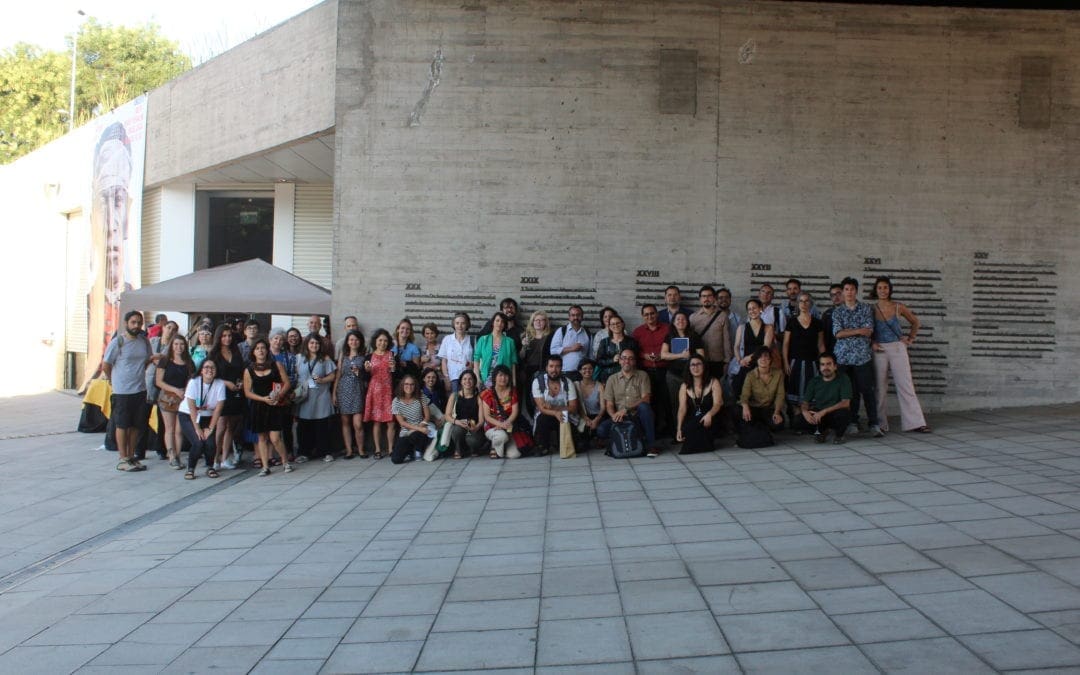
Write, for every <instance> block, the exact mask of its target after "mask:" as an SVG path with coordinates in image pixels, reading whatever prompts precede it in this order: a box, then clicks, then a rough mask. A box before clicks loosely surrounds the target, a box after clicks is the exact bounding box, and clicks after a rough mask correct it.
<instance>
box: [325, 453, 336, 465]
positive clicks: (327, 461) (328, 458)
mask: <svg viewBox="0 0 1080 675" xmlns="http://www.w3.org/2000/svg"><path fill="white" fill-rule="evenodd" d="M322 461H323V462H325V463H327V464H329V463H330V462H332V461H334V456H333V455H324V456H323V458H322Z"/></svg>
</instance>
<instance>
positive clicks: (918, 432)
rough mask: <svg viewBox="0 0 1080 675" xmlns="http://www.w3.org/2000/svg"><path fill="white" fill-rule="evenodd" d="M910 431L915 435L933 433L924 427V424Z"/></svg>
mask: <svg viewBox="0 0 1080 675" xmlns="http://www.w3.org/2000/svg"><path fill="white" fill-rule="evenodd" d="M911 431H912V432H914V433H916V434H932V433H934V432H933V431H932V430H931V429H930V427H928V426H926V425H925V424H924V425H923V426H921V427H919V428H918V429H912V430H911Z"/></svg>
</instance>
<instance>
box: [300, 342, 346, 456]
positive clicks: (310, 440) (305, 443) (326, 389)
mask: <svg viewBox="0 0 1080 675" xmlns="http://www.w3.org/2000/svg"><path fill="white" fill-rule="evenodd" d="M324 349H325V345H324V341H323V339H322V337H321V336H320V335H318V334H317V333H311V334H310V335H308V336H307V337H306V338H304V353H303V354H301V355H300V358H299V359H298V360H297V363H296V370H297V380H298V381H299V386H301V387H307V388H308V393H307V397H306V398H305V399H304V400H303V401H301V402H300V404H299V405H298V406H297V409H296V417H297V419H298V420H299V421H298V422H297V427H296V435H297V436H298V438H297V440H298V441H299V444H300V453H301V454H302V455H304V456H305V457H307V458H308V459H314V458H315V457H319V456H320V455H321V456H322V458H323V461H324V462H332V461H334V449H333V448H332V447H331V445H330V443H331V435H330V416H331V415H333V414H334V403H333V400H332V398H333V396H332V393H331V391H330V390H331V388H332V387H333V384H334V380H335V379H336V377H337V376H336V375H335V371H336V370H337V368H336V367H335V365H334V361H333V359H331V358H330V356H329V355H328V354H327V353H326V352H325V351H324Z"/></svg>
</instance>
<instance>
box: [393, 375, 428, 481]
mask: <svg viewBox="0 0 1080 675" xmlns="http://www.w3.org/2000/svg"><path fill="white" fill-rule="evenodd" d="M390 409H391V411H392V412H393V413H394V417H395V418H396V419H397V423H398V426H399V427H400V428H401V431H400V432H398V438H397V441H396V442H395V443H394V449H393V450H392V451H391V452H390V461H391V462H393V463H394V464H402V463H403V462H409V461H412V460H414V459H420V457H421V456H422V455H423V453H424V448H425V447H427V444H428V442H429V441H430V440H431V438H432V434H433V433H434V430H433V429H432V428H431V426H430V422H431V418H430V417H429V411H428V400H427V397H426V396H424V395H423V394H421V393H420V383H419V381H418V380H417V379H416V378H415V377H413V376H412V375H406V376H404V377H402V378H401V382H400V383H399V384H398V389H397V395H396V396H395V397H394V400H393V402H392V403H391V408H390Z"/></svg>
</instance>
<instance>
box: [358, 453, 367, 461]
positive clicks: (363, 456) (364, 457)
mask: <svg viewBox="0 0 1080 675" xmlns="http://www.w3.org/2000/svg"><path fill="white" fill-rule="evenodd" d="M357 457H359V458H360V459H367V458H368V454H367V453H366V452H361V453H360V454H358V455H357Z"/></svg>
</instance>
